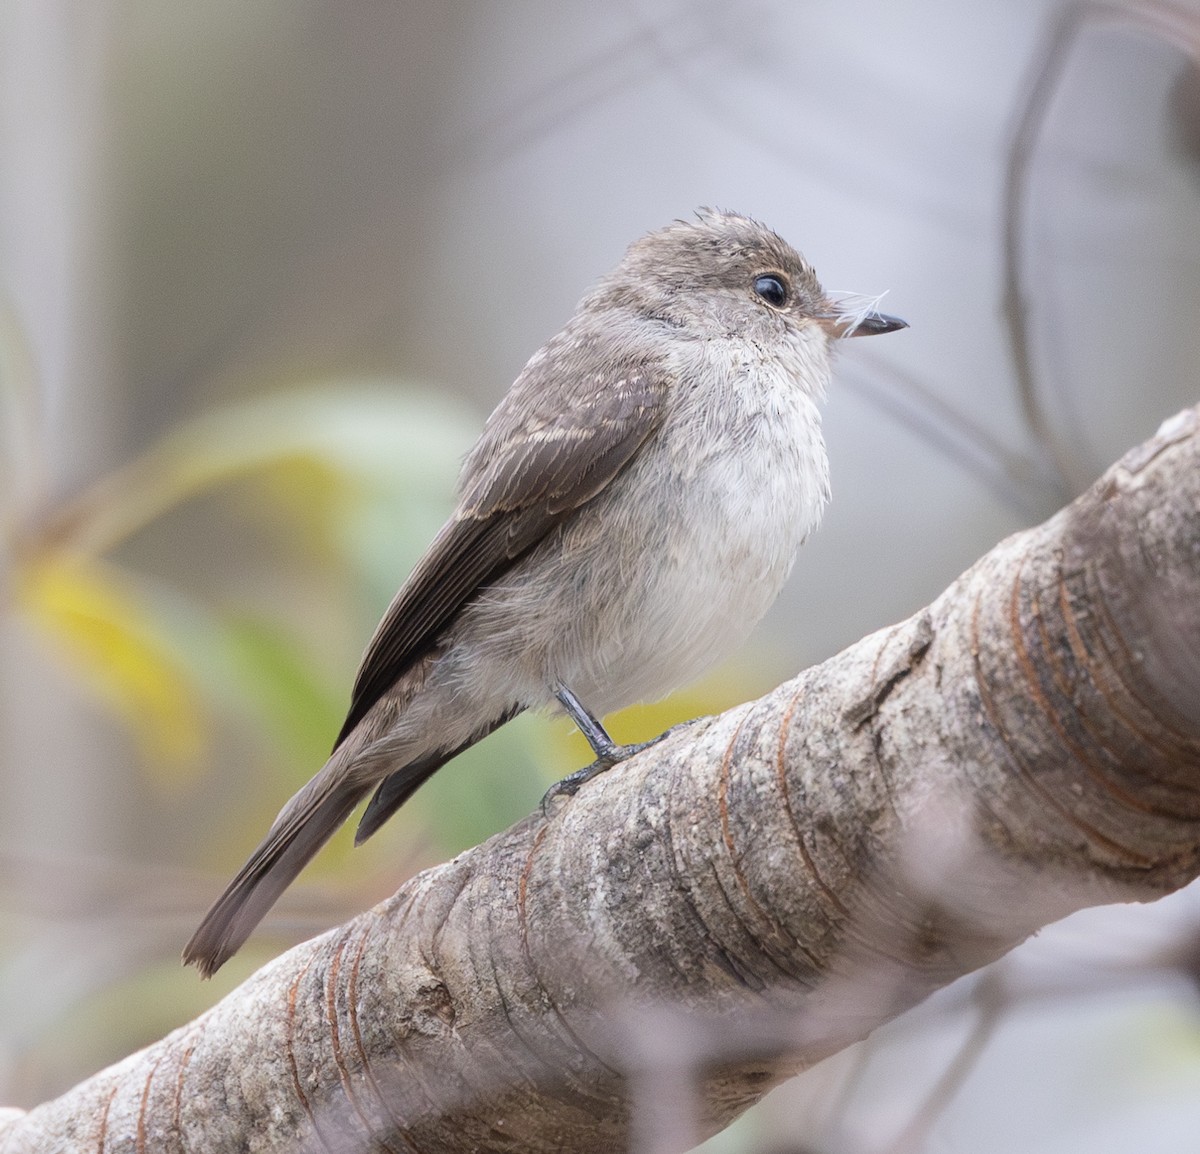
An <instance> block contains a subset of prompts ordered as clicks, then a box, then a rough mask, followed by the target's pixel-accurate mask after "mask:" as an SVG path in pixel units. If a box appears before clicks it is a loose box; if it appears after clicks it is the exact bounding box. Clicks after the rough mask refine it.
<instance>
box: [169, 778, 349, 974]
mask: <svg viewBox="0 0 1200 1154" xmlns="http://www.w3.org/2000/svg"><path fill="white" fill-rule="evenodd" d="M331 779H332V780H331ZM369 788H370V787H369V786H363V785H359V784H355V783H349V782H346V781H345V780H340V781H339V780H337V779H336V777H335V776H334V775H332V774H330V773H328V768H327V770H326V771H325V772H322V773H319V774H317V776H316V777H314V778H313V779H312V781H310V782H309V783H308V784H307V785H306V786H305V787H304V788H303V789H302V790H300V792H299V793H297V794H296V795H295V797H293V798H292V799H291V801H289V802H288V803H287V805H285V806H284V807H283V809H282V810H280V812H279V816H278V817H277V818H276V819H275V823H274V824H273V825H272V826H271V828H270V830H268V831H267V836H266V837H265V838H263V840H262V842H261V843H260V844H259V847H258V848H257V849H256V850H255V851H254V852H253V853H252V854H251V855H250V859H249V860H248V861H247V862H246V864H245V865H244V866H242V868H241V869H240V870H238V872H237V876H236V877H235V878H234V879H233V881H231V882H230V883H229V885H227V886H226V887H225V892H224V893H222V894H221V896H220V897H219V898H217V900H216V902H215V903H213V907H212V909H210V910H209V911H208V913H207V914H205V915H204V920H203V921H202V922H201V923H200V926H199V928H198V929H197V930H196V932H195V933H194V934H193V935H192V937H191V940H190V941H189V942H188V944H187V945H186V946H184V948H183V961H184V964H185V965H195V966H196V968H197V969H198V970H199V971H200V973H201V975H202V976H203V977H206V978H208V977H211V976H212V975H213V974H215V973H216V972H217V970H218V969H220V968H221V966H222V965H224V964H225V962H227V961H228V960H229V959H230V958H231V957H232V956H233V955H234V954H235V953H237V951H238V950H239V949H240V948H241V946H242V943H243V942H245V940H246V939H247V938H248V937H249V936H250V934H251V933H252V932H253V930H254V927H255V926H256V925H258V923H259V922H260V921H262V919H263V917H264V915H265V914H266V912H267V911H268V910H269V909H270V908H271V907H272V906H273V905H274V904H275V902H276V900H277V899H278V897H279V895H280V894H281V893H283V891H284V890H285V889H287V887H288V886H289V885H291V883H292V881H293V880H294V879H295V877H296V875H297V874H298V873H299V872H300V871H301V870H302V869H303V868H304V867H305V865H307V864H308V861H309V859H310V858H311V857H312V856H313V855H314V854H315V853H316V852H317V850H319V849H320V848H321V846H323V845H324V844H325V843H326V842H327V841H328V840H329V839H330V837H332V836H333V834H334V832H335V831H336V830H337V828H338V827H339V826H340V825H341V824H342V823H343V822H344V821H345V820H346V818H348V817H349V816H350V813H351V811H352V810H353V809H354V807H355V806H356V805H357V804H358V803H359V801H361V800H362V798H363V797H364V796H365V795H366V793H367V791H368V789H369Z"/></svg>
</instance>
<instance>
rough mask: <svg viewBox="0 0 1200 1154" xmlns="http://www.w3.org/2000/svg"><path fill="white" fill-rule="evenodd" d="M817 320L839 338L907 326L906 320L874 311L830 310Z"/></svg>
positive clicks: (866, 334) (887, 331)
mask: <svg viewBox="0 0 1200 1154" xmlns="http://www.w3.org/2000/svg"><path fill="white" fill-rule="evenodd" d="M817 320H818V321H819V322H820V324H821V327H822V328H823V329H824V330H825V331H826V332H827V333H828V334H829V335H830V336H831V337H836V338H838V339H839V340H840V339H842V338H845V337H870V336H874V335H875V334H876V333H894V332H895V331H896V330H897V329H906V328H908V321H902V320H901V319H900V318H899V317H892V316H888V315H887V313H876V312H869V313H866V314H861V313H853V312H844V313H843V312H830V313H825V314H824V315H823V316H818V317H817Z"/></svg>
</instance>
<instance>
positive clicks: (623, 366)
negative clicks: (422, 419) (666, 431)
mask: <svg viewBox="0 0 1200 1154" xmlns="http://www.w3.org/2000/svg"><path fill="white" fill-rule="evenodd" d="M547 353H548V354H552V353H553V346H551V348H550V349H548V350H547ZM562 371H563V364H562V361H561V360H560V359H559V358H556V357H555V356H553V355H543V356H542V357H541V358H535V359H534V360H533V361H531V362H530V364H529V365H528V366H526V368H525V371H524V372H523V373H522V374H521V376H520V377H518V378H517V381H516V382H515V383H514V385H513V387H512V389H511V390H510V391H509V393H508V395H507V396H506V397H505V398H504V400H503V401H502V402H501V404H500V406H499V407H498V408H497V410H496V412H495V413H493V414H492V416H491V417H490V418H489V420H488V423H487V426H486V427H485V429H484V432H483V435H482V436H481V437H480V439H479V442H478V443H477V444H476V446H475V448H474V449H473V450H472V451H471V453H470V455H469V456H468V458H467V460H466V463H465V464H464V466H463V473H462V477H461V480H460V493H459V502H458V507H457V509H456V511H455V514H454V516H453V517H452V518H451V520H450V521H449V522H448V523H447V524H446V525H445V526H444V527H443V528H442V530H441V532H440V533H438V535H437V537H436V538H434V541H433V544H432V545H431V546H430V547H429V549H428V551H427V552H426V553H425V555H424V556H423V557H422V558H421V560H420V561H419V562H418V563H417V566H416V568H415V569H414V570H413V572H412V575H411V576H410V577H409V579H408V581H406V582H405V584H404V586H403V587H402V588H401V590H400V592H399V593H397V594H396V597H395V599H394V600H393V601H392V604H391V606H390V607H389V608H388V611H387V613H385V614H384V617H383V620H382V621H381V622H380V623H379V626H378V628H377V629H376V630H375V635H374V637H372V638H371V641H370V644H369V645H368V646H367V650H366V652H365V654H364V655H363V660H362V664H361V666H360V667H359V671H358V676H357V677H356V679H355V682H354V690H353V693H352V695H351V702H350V711H349V713H348V714H347V716H346V721H345V724H344V725H343V726H342V730H341V733H340V734H339V735H338V739H337V742H336V743H335V744H334V749H337V747H338V746H339V745H341V743H342V742H343V741H344V740H345V739H346V737H347V736H348V735H349V734H350V732H351V731H352V730H353V729H354V727H355V726H356V725H357V724H358V723H359V722H360V721H361V720H362V719H363V717H365V716H366V714H367V713H368V712H369V710H370V709H371V707H372V706H373V705H374V704H375V703H376V702H377V701H378V700H379V699H380V698H381V697H382V696H383V695H384V694H385V693H387V691H388V690H389V689H390V688H391V686H392V685H393V684H394V683H395V682H396V680H397V678H399V677H400V676H401V675H402V674H403V673H404V672H405V671H406V670H407V669H408V668H409V667H410V666H411V665H412V663H413V662H414V661H416V660H418V659H419V658H420V657H422V656H423V655H424V654H426V653H427V652H429V650H430V649H431V648H432V647H433V646H434V645H435V644H436V642H437V639H438V636H439V635H440V634H441V633H442V631H443V630H444V629H445V628H446V626H447V625H448V624H449V622H450V621H451V619H452V618H453V617H454V615H455V614H456V613H457V612H458V610H459V609H460V608H461V607H462V606H463V605H464V604H465V603H466V602H468V601H469V600H470V599H471V598H472V597H473V596H474V595H475V594H476V593H477V592H478V591H479V589H480V588H482V587H483V586H486V585H488V584H491V583H492V582H494V581H495V580H496V579H497V578H498V577H500V576H501V575H502V574H503V573H504V572H505V571H506V570H507V569H509V568H510V567H511V566H512V565H513V563H514V562H515V561H516V560H517V559H518V558H520V557H521V556H522V555H523V554H524V553H526V552H528V551H529V550H530V549H531V548H533V546H534V545H536V544H537V543H538V542H539V541H541V540H542V538H543V537H545V536H546V534H547V533H549V532H550V530H551V529H552V528H553V527H554V526H555V525H556V524H558V523H559V522H560V521H562V520H563V519H564V518H565V517H567V516H568V515H569V514H570V513H571V512H572V511H574V510H575V509H577V508H579V507H580V506H581V505H583V504H585V503H586V502H587V501H590V500H591V499H592V498H593V497H595V496H596V494H598V493H599V492H600V491H601V490H602V489H603V488H604V487H605V486H606V485H607V484H608V483H609V481H611V480H612V479H613V477H615V476H616V475H617V474H618V473H619V472H620V471H621V469H622V468H624V466H625V465H626V464H628V463H629V461H630V460H632V458H633V457H634V456H635V454H636V453H637V451H638V449H639V448H640V447H641V446H642V444H643V443H644V442H645V440H646V438H647V437H649V436H650V434H651V433H652V432H654V430H655V429H657V428H658V426H659V424H660V423H661V422H662V418H663V411H664V402H665V399H666V396H667V393H668V391H669V388H670V383H671V380H670V374H669V373H668V372H667V371H666V370H665V369H663V368H662V367H661V366H659V365H657V364H654V363H652V362H648V361H646V360H644V359H637V358H634V357H629V358H627V359H625V360H624V361H623V362H621V361H618V362H616V363H615V364H613V363H611V362H610V365H609V367H608V368H607V369H606V370H605V372H604V373H603V374H597V373H596V372H595V371H592V372H590V373H586V374H585V373H582V372H581V373H577V374H575V375H573V376H572V377H571V380H570V382H569V384H568V387H567V388H566V389H565V390H564V387H563V378H562V375H561V374H562ZM552 373H553V375H554V376H555V377H556V378H557V379H556V380H554V381H548V380H547V378H548V376H550V375H551V374H552ZM551 386H553V387H551ZM564 392H565V393H566V396H565V397H564Z"/></svg>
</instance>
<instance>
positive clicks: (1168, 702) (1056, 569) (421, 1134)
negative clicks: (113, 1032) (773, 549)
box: [0, 410, 1200, 1154]
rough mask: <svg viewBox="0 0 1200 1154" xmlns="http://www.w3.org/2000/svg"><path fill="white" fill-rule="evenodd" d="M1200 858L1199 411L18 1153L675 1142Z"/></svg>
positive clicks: (112, 1081) (253, 998) (117, 1071)
mask: <svg viewBox="0 0 1200 1154" xmlns="http://www.w3.org/2000/svg"><path fill="white" fill-rule="evenodd" d="M879 568H880V573H881V574H885V573H886V570H887V559H886V558H880V562H879ZM1198 863H1200V413H1198V412H1197V411H1196V410H1190V411H1188V412H1186V413H1184V414H1183V415H1181V416H1180V417H1177V418H1175V419H1174V420H1173V421H1171V422H1168V424H1167V425H1165V426H1164V428H1163V429H1162V430H1161V431H1160V433H1159V435H1158V436H1157V437H1156V438H1155V439H1154V440H1152V441H1150V442H1148V443H1147V444H1146V445H1144V446H1142V447H1141V448H1139V449H1136V450H1134V451H1133V452H1131V453H1129V454H1128V455H1127V456H1126V457H1125V458H1124V459H1123V460H1122V461H1121V462H1120V463H1119V464H1117V465H1116V466H1114V467H1113V468H1112V469H1110V470H1109V471H1108V473H1107V474H1105V476H1104V477H1103V478H1101V480H1100V481H1098V482H1097V483H1096V485H1094V486H1093V487H1092V489H1091V490H1089V491H1088V492H1087V493H1086V494H1085V495H1084V496H1083V497H1082V498H1080V499H1079V500H1078V501H1076V502H1075V503H1074V504H1073V505H1071V506H1070V507H1069V508H1067V509H1065V510H1063V511H1062V512H1061V513H1059V514H1058V515H1057V516H1055V517H1054V518H1052V519H1051V520H1050V521H1049V522H1047V523H1046V524H1044V525H1042V526H1040V527H1039V528H1036V529H1032V530H1030V531H1028V532H1024V533H1021V534H1018V535H1016V536H1014V537H1012V538H1010V539H1009V540H1007V541H1005V542H1003V543H1002V544H1000V545H999V546H997V547H996V548H995V549H994V550H993V551H992V552H991V553H989V554H988V555H987V556H986V557H984V558H983V559H982V560H981V561H980V562H979V563H978V564H977V565H975V566H974V567H973V568H972V569H971V570H969V571H968V572H967V573H966V574H964V575H963V576H962V577H961V578H959V579H958V580H957V581H956V582H955V583H954V584H953V585H952V586H951V587H950V588H949V589H948V590H947V591H946V592H945V593H944V594H943V595H942V596H941V597H939V598H938V600H937V601H936V602H934V604H933V605H931V606H930V607H929V608H928V609H926V610H924V611H923V612H921V613H919V614H917V615H916V616H915V617H912V618H910V619H909V620H908V621H905V622H903V623H901V624H899V625H896V626H894V627H892V628H890V629H885V630H883V631H881V632H879V633H877V634H874V635H873V636H870V637H868V638H866V639H864V640H863V641H861V642H859V643H858V644H857V645H855V646H853V647H851V648H850V649H848V650H846V651H845V652H844V653H841V654H839V655H838V656H837V657H835V658H833V659H832V660H830V661H827V662H825V663H824V664H823V665H820V666H817V667H816V668H813V669H809V670H807V671H806V672H805V673H803V674H801V675H800V676H799V677H797V678H796V679H795V680H793V681H791V682H789V683H788V684H786V685H783V686H781V687H780V688H779V689H777V690H775V691H774V692H773V693H770V694H768V695H767V696H766V697H764V698H762V699H760V700H759V701H755V702H751V703H749V704H747V705H744V706H741V707H739V708H736V709H733V710H731V711H730V712H728V713H726V714H724V715H722V716H721V717H717V718H710V719H705V720H703V721H699V722H697V723H695V724H694V725H692V726H691V727H690V728H688V729H687V730H685V731H683V732H681V733H679V734H676V735H674V736H673V737H672V738H670V739H669V740H668V741H666V742H664V743H663V744H662V745H660V746H657V747H655V748H653V749H651V750H650V751H648V752H646V753H644V754H643V755H641V756H639V757H637V758H636V759H634V760H633V761H630V762H628V763H626V764H625V765H623V766H622V767H620V768H619V769H617V770H615V771H613V772H611V773H609V774H606V775H604V776H602V777H600V778H599V779H597V780H596V781H594V782H593V783H591V784H590V785H588V786H586V787H585V788H584V789H583V790H582V791H581V792H580V794H579V795H578V796H577V797H576V798H574V799H572V800H569V801H564V802H559V803H556V805H555V806H554V808H553V811H552V813H551V816H550V818H549V820H543V819H542V817H541V816H540V815H535V816H533V817H531V818H529V819H527V820H526V821H523V822H521V823H519V824H518V825H516V826H514V827H513V828H512V829H510V830H508V831H506V832H505V833H502V834H500V835H498V836H497V837H495V838H493V839H491V840H490V841H489V842H487V843H486V844H484V845H482V846H480V847H478V848H477V849H474V850H471V851H469V852H467V853H464V854H462V855H461V856H460V857H459V858H457V859H456V860H454V861H452V862H450V863H448V864H446V865H443V866H440V867H438V868H436V869H432V870H429V871H427V872H425V873H423V874H421V875H420V876H418V877H416V878H414V879H413V880H412V881H411V882H409V883H408V884H407V885H405V886H404V887H403V889H401V890H400V892H399V893H397V894H396V895H395V897H393V898H392V899H390V900H389V901H387V902H385V903H383V904H382V905H380V906H378V907H377V908H375V909H374V910H371V911H369V912H367V913H366V914H363V915H362V916H361V917H359V918H356V919H355V920H354V921H352V922H350V923H349V924H347V925H345V926H343V927H341V928H340V929H337V930H334V931H332V932H330V933H328V934H326V935H324V936H323V937H320V938H318V939H316V940H314V941H311V942H307V943H305V944H304V945H301V946H299V947H297V948H296V949H294V950H292V951H290V952H289V953H287V954H285V955H284V956H282V957H281V958H279V959H277V960H276V961H275V962H273V963H271V964H270V965H268V966H266V967H265V968H264V969H262V970H261V971H259V973H258V974H256V975H255V976H254V977H253V978H251V979H250V980H249V981H248V982H246V983H245V984H244V985H243V986H242V987H241V988H240V989H238V990H237V991H235V992H234V993H233V994H231V995H230V996H229V997H228V998H226V999H225V1000H224V1001H223V1002H221V1003H220V1004H219V1005H218V1006H216V1007H215V1008H213V1009H212V1010H211V1011H209V1012H208V1013H206V1014H204V1015H203V1016H202V1017H200V1018H199V1019H197V1020H196V1021H195V1022H193V1023H191V1024H190V1025H188V1026H185V1027H184V1028H183V1029H181V1030H178V1031H176V1032H175V1033H173V1034H171V1035H170V1036H169V1037H167V1038H165V1039H164V1040H163V1041H162V1042H160V1043H158V1044H156V1045H154V1046H151V1047H149V1048H148V1049H146V1050H144V1051H142V1052H141V1053H139V1054H135V1055H133V1056H132V1057H130V1058H129V1059H127V1060H126V1061H124V1062H122V1063H120V1064H119V1065H117V1066H114V1067H112V1068H111V1069H109V1070H106V1071H104V1072H102V1073H100V1074H98V1075H96V1076H95V1077H94V1078H92V1079H90V1080H89V1081H87V1082H85V1083H83V1084H81V1085H80V1086H78V1087H76V1088H75V1089H74V1090H72V1091H70V1092H69V1093H68V1094H66V1095H64V1096H63V1097H62V1098H60V1099H58V1100H57V1101H55V1102H50V1103H48V1104H46V1105H44V1106H41V1107H39V1108H38V1109H36V1110H33V1111H31V1112H30V1113H28V1114H26V1115H24V1116H18V1117H16V1118H15V1119H11V1120H8V1121H7V1125H6V1124H5V1122H4V1121H3V1120H0V1151H8V1152H16V1151H20V1152H22V1154H25V1152H29V1154H34V1152H37V1151H47V1152H48V1151H51V1150H54V1151H64V1150H65V1151H75V1150H97V1151H99V1150H104V1151H110V1152H111V1151H117V1150H131V1151H132V1150H156V1151H157V1150H164V1151H171V1150H190V1151H234V1150H246V1149H250V1150H284V1149H287V1150H289V1151H290V1150H336V1151H343V1150H345V1151H349V1150H368V1149H369V1150H392V1151H422V1152H425V1154H432V1152H434V1151H451V1150H454V1151H458V1150H514V1149H520V1150H529V1151H538V1150H547V1151H549V1150H563V1149H570V1150H572V1151H599V1150H612V1149H623V1148H625V1147H627V1146H628V1145H629V1144H630V1143H631V1141H632V1142H633V1144H634V1145H640V1146H641V1147H642V1148H647V1147H649V1146H655V1145H656V1146H662V1145H667V1144H675V1145H679V1146H682V1145H685V1144H686V1143H687V1141H689V1140H690V1139H691V1138H692V1137H696V1136H700V1135H703V1134H704V1133H707V1132H710V1131H712V1130H713V1129H716V1128H718V1127H720V1126H721V1125H723V1124H724V1123H726V1122H727V1121H729V1120H730V1119H731V1118H732V1117H733V1116H735V1115H736V1114H737V1113H738V1112H739V1111H740V1110H742V1109H743V1108H745V1107H746V1106H747V1105H749V1104H750V1103H751V1102H753V1101H755V1100H756V1099H757V1098H758V1097H760V1096H761V1095H762V1094H763V1093H764V1092H765V1090H766V1089H767V1088H769V1087H770V1086H771V1085H773V1084H774V1083H775V1082H777V1081H778V1080H779V1079H780V1078H782V1077H784V1076H786V1075H787V1074H789V1073H791V1072H793V1071H795V1070H796V1069H798V1068H801V1067H803V1066H805V1065H808V1064H811V1063H812V1062H814V1061H816V1060H818V1059H820V1058H821V1057H823V1056H825V1055H827V1054H830V1053H833V1052H834V1051H837V1050H839V1049H840V1048H842V1047H844V1046H846V1045H848V1044H849V1043H851V1042H853V1041H855V1040H857V1039H859V1038H861V1037H863V1036H864V1035H865V1034H867V1033H868V1032H869V1031H870V1030H872V1029H873V1028H874V1027H876V1026H878V1025H879V1024H881V1023H882V1022H884V1021H887V1020H888V1019H890V1018H892V1017H893V1016H895V1015H896V1014H898V1013H900V1012H901V1011H903V1010H904V1009H905V1008H906V1007H908V1006H911V1005H912V1004H913V1003H915V1002H916V1001H918V1000H919V999H921V998H922V997H923V996H925V995H926V994H927V993H928V992H929V991H931V990H933V989H935V988H936V987H939V986H941V985H944V984H945V983H947V982H950V981H952V980H953V979H954V978H956V977H958V976H959V975H961V974H963V973H966V972H968V971H970V970H972V969H975V968H976V967H978V966H981V965H984V964H986V963H987V962H989V961H991V960H992V959H994V958H997V957H999V956H1000V955H1001V954H1003V953H1004V952H1005V951H1007V950H1009V949H1010V948H1012V947H1013V946H1014V945H1016V944H1017V943H1018V942H1020V941H1021V940H1022V939H1024V938H1025V937H1027V936H1028V935H1029V934H1030V933H1032V932H1033V931H1035V930H1036V929H1038V928H1039V927H1040V926H1042V925H1044V924H1045V923H1047V922H1049V921H1051V920H1053V919H1055V918H1058V917H1061V916H1063V915H1064V914H1067V913H1069V912H1071V911H1073V910H1076V909H1079V908H1081V907H1083V906H1088V905H1092V904H1096V903H1100V902H1110V901H1131V900H1134V901H1147V900H1151V899H1153V898H1156V897H1158V896H1160V895H1161V894H1164V893H1167V892H1169V891H1171V890H1174V889H1176V888H1178V887H1179V886H1182V885H1184V884H1185V883H1186V882H1188V881H1190V880H1191V879H1192V878H1193V877H1194V876H1195V875H1196V874H1197V872H1200V864H1198ZM697 1076H698V1083H697V1081H696V1077H697ZM631 1103H632V1105H631ZM651 1104H652V1105H651ZM643 1107H645V1108H643ZM0 1117H2V1116H0ZM664 1134H665V1135H666V1136H667V1137H666V1139H665V1141H664V1139H663V1135H664Z"/></svg>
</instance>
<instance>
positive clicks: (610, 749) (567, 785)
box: [542, 721, 692, 817]
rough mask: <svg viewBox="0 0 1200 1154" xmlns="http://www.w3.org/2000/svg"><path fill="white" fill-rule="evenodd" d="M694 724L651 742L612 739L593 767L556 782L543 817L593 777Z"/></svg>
mask: <svg viewBox="0 0 1200 1154" xmlns="http://www.w3.org/2000/svg"><path fill="white" fill-rule="evenodd" d="M691 724H692V722H690V721H684V722H681V723H680V724H679V725H673V726H671V728H670V729H668V730H666V731H665V732H663V733H660V734H659V735H658V736H657V737H652V738H651V739H650V740H649V741H635V742H633V743H632V744H630V745H618V744H617V743H616V742H615V741H612V740H611V739H610V740H609V741H608V743H607V745H604V746H603V747H602V750H601V751H600V752H598V753H597V756H596V760H595V761H593V762H592V764H591V765H585V766H584V767H583V768H582V769H577V770H576V771H575V772H574V773H572V774H569V775H568V776H567V777H564V778H563V779H562V781H557V782H555V783H554V784H553V785H552V786H551V787H550V788H549V789H548V790H546V792H545V794H544V795H543V796H542V816H543V817H547V816H549V806H550V803H551V802H552V801H553V800H554V799H555V798H556V797H561V796H564V795H565V796H567V797H574V796H575V794H576V793H577V792H578V791H579V787H580V786H581V785H583V784H584V783H585V782H588V781H591V780H592V778H593V777H599V776H600V775H601V774H602V773H607V772H608V771H609V770H610V769H612V767H613V766H614V765H618V764H619V763H620V762H622V761H625V760H627V759H628V758H631V757H633V756H634V754H637V753H641V752H642V750H644V749H649V748H650V747H651V746H652V745H657V744H658V743H659V742H660V741H663V740H664V739H665V738H668V737H670V736H671V734H673V733H678V732H679V730H681V729H686V728H687V727H688V726H689V725H691ZM605 736H606V737H607V734H605Z"/></svg>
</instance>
